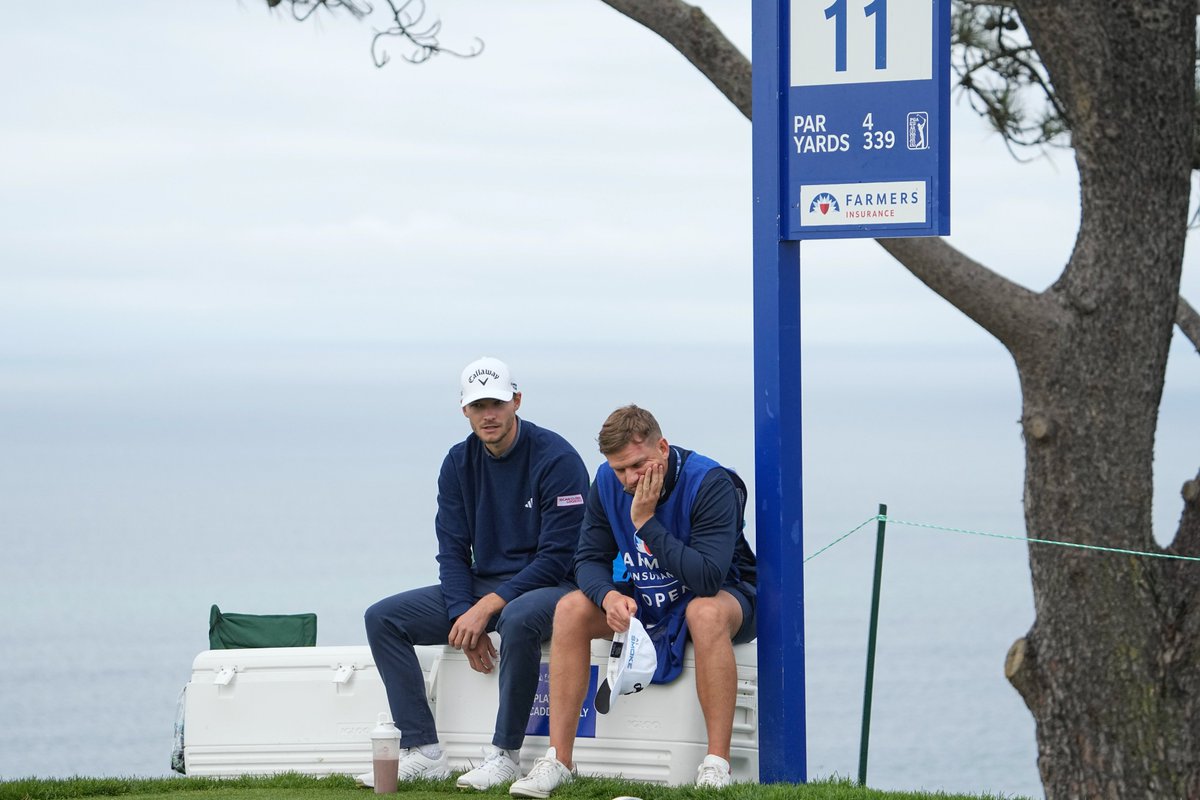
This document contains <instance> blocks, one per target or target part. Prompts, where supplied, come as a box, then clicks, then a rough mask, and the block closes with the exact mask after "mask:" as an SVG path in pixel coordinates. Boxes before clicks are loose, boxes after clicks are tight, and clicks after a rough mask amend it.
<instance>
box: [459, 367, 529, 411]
mask: <svg viewBox="0 0 1200 800" xmlns="http://www.w3.org/2000/svg"><path fill="white" fill-rule="evenodd" d="M459 386H460V390H461V399H462V405H463V407H464V408H465V407H467V406H469V405H470V404H471V403H474V402H475V401H476V400H483V399H485V398H490V399H493V400H502V401H504V402H505V403H507V402H508V401H509V400H512V399H513V393H515V392H516V391H517V384H516V382H514V381H513V379H512V373H511V372H509V370H508V365H507V364H505V363H504V362H503V361H501V360H500V359H498V358H489V357H487V356H485V357H483V358H480V359H478V360H476V361H472V362H471V363H470V364H467V366H466V368H465V369H463V371H462V378H461V379H460V380H459Z"/></svg>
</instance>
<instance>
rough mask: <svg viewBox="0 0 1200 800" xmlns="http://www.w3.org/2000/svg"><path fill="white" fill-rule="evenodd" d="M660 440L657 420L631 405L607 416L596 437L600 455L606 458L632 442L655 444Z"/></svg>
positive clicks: (660, 435) (648, 413) (643, 410)
mask: <svg viewBox="0 0 1200 800" xmlns="http://www.w3.org/2000/svg"><path fill="white" fill-rule="evenodd" d="M661 438H662V428H660V427H658V420H656V419H655V418H654V415H653V414H651V413H650V412H649V411H647V410H646V409H644V408H639V407H637V406H635V405H632V404H631V405H627V406H621V407H620V408H618V409H617V410H616V411H614V412H612V413H611V414H609V415H608V419H606V420H604V424H603V425H601V426H600V435H599V436H597V437H596V441H597V442H598V443H599V444H600V453H601V455H605V456H607V455H611V454H613V453H615V452H617V451H618V450H621V449H623V448H624V447H626V446H627V445H629V444H630V443H632V442H644V441H647V440H652V441H655V442H657V441H658V440H659V439H661Z"/></svg>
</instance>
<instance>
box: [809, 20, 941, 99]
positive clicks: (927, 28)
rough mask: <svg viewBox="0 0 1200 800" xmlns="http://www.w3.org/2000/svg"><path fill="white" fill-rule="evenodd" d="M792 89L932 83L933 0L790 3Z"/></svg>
mask: <svg viewBox="0 0 1200 800" xmlns="http://www.w3.org/2000/svg"><path fill="white" fill-rule="evenodd" d="M790 13H791V53H790V59H789V61H790V66H791V85H792V86H824V85H828V84H846V83H886V82H890V81H914V80H928V79H929V78H930V77H931V76H932V74H933V49H932V44H933V25H934V19H933V0H791V5H790Z"/></svg>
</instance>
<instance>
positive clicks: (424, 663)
mask: <svg viewBox="0 0 1200 800" xmlns="http://www.w3.org/2000/svg"><path fill="white" fill-rule="evenodd" d="M608 650H609V643H608V642H607V641H605V640H600V639H598V640H596V641H594V642H593V643H592V680H593V689H592V691H590V692H589V694H588V697H587V699H586V701H585V704H584V706H585V708H584V714H583V715H582V717H581V725H580V729H581V733H580V736H579V738H578V739H576V744H575V762H576V764H577V766H578V769H579V771H580V773H581V774H585V775H605V776H613V777H615V776H623V777H625V778H628V779H630V780H638V781H648V782H652V783H666V784H688V783H692V782H693V781H694V780H695V778H696V767H697V765H699V763H700V761H701V759H703V758H704V754H705V752H706V751H707V744H706V742H707V738H706V735H705V730H704V717H703V715H701V713H700V704H699V701H698V700H697V699H696V686H695V664H694V661H693V659H692V650H691V645H690V644H689V645H688V650H687V655H686V658H685V663H684V670H683V674H682V675H681V676H680V677H679V679H678V680H676V681H674V682H672V683H670V684H667V685H657V684H655V685H651V686H650V687H649V688H647V689H646V690H645V691H643V692H640V693H638V694H635V695H628V696H625V697H620V698H619V699H617V700H616V701H615V702H614V704H613V709H612V711H611V713H609V714H606V715H604V714H596V712H595V709H594V707H593V705H592V703H593V699H594V694H595V691H594V685H595V684H596V683H598V682H599V681H601V680H603V679H604V674H605V670H606V668H607V664H608ZM417 652H418V657H419V659H420V661H421V667H422V669H423V670H424V672H425V685H426V692H427V695H428V697H429V700H430V706H431V707H432V708H433V712H434V717H435V719H436V721H437V728H438V735H439V737H440V738H441V741H442V744H443V745H444V746H445V747H446V750H447V753H448V755H449V758H450V766H451V768H452V769H454V770H465V769H469V768H470V767H472V766H474V765H476V764H478V763H479V762H480V760H482V753H481V751H482V748H483V747H484V746H486V745H489V744H491V741H492V734H493V729H494V727H495V722H496V708H497V692H496V686H497V675H496V672H495V671H493V672H492V674H490V675H483V674H481V673H478V672H475V671H474V670H472V669H471V667H470V665H469V664H468V663H467V660H466V658H465V657H464V656H463V654H462V653H461V652H460V651H458V650H455V649H453V648H450V647H441V646H436V647H418V648H417ZM734 653H735V656H736V658H737V663H738V689H737V706H736V708H735V711H734V725H733V749H732V752H731V758H730V763H731V766H732V768H733V777H734V779H735V780H738V781H757V780H758V656H757V649H756V647H755V645H754V644H747V645H740V646H738V647H736V648H734ZM548 656H549V647H548V646H547V647H546V648H545V649H544V650H543V659H542V671H543V683H542V684H541V685H540V686H539V690H538V696H537V698H536V699H535V701H534V707H533V709H532V713H531V715H530V720H531V722H530V728H531V729H536V728H537V727H538V726H541V730H542V731H545V730H547V729H546V727H545V726H546V724H547V723H548V720H547V718H546V713H547V707H548V698H547V697H546V685H545V682H544V675H545V672H546V670H547V661H548ZM183 703H184V736H183V740H184V744H183V752H184V763H185V765H186V772H187V774H188V775H203V776H217V777H232V776H237V775H265V774H273V773H278V772H299V773H303V774H308V775H329V774H333V773H347V774H358V773H362V772H368V771H370V769H371V743H370V739H369V734H370V731H371V729H372V728H374V727H375V724H376V719H377V717H378V715H379V713H380V712H385V711H387V709H388V705H387V695H386V693H385V691H384V688H383V683H382V681H381V680H380V678H379V673H378V672H377V671H376V670H375V663H374V660H373V659H372V658H371V651H370V649H369V648H367V647H366V646H358V647H290V648H262V649H250V650H208V651H205V652H203V653H201V654H200V655H198V656H196V659H195V661H194V663H193V665H192V677H191V680H190V681H189V682H188V684H187V686H186V687H185V693H184V701H183ZM548 746H549V740H548V739H547V737H546V736H545V735H538V734H533V735H527V736H526V738H525V746H524V748H523V749H522V751H521V766H522V769H523V770H525V771H528V769H529V768H530V767H531V766H532V765H533V762H534V760H535V759H536V758H538V757H539V756H541V755H544V754H545V751H546V748H547V747H548Z"/></svg>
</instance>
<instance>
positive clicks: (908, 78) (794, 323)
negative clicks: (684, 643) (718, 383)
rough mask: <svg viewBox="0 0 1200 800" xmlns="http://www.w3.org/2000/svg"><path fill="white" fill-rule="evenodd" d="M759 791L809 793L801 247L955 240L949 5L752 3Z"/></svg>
mask: <svg viewBox="0 0 1200 800" xmlns="http://www.w3.org/2000/svg"><path fill="white" fill-rule="evenodd" d="M753 8H754V27H753V53H752V57H753V62H754V73H753V74H754V88H753V103H754V421H755V475H756V477H755V496H756V501H757V506H756V530H757V547H758V554H759V612H758V664H759V671H758V691H759V779H760V780H761V781H762V782H763V783H776V782H791V783H801V782H804V781H806V780H807V773H808V766H807V757H806V738H805V736H806V732H805V699H804V576H803V570H802V564H803V562H804V554H803V542H804V536H803V528H804V524H803V504H802V493H801V486H802V469H801V449H800V448H801V430H800V427H801V424H800V244H799V240H801V239H822V238H823V239H831V238H853V237H864V236H866V237H873V238H879V237H885V236H944V235H946V234H948V233H949V232H950V128H949V120H950V114H949V98H950V83H949V76H950V61H949V59H950V0H754V6H753Z"/></svg>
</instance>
